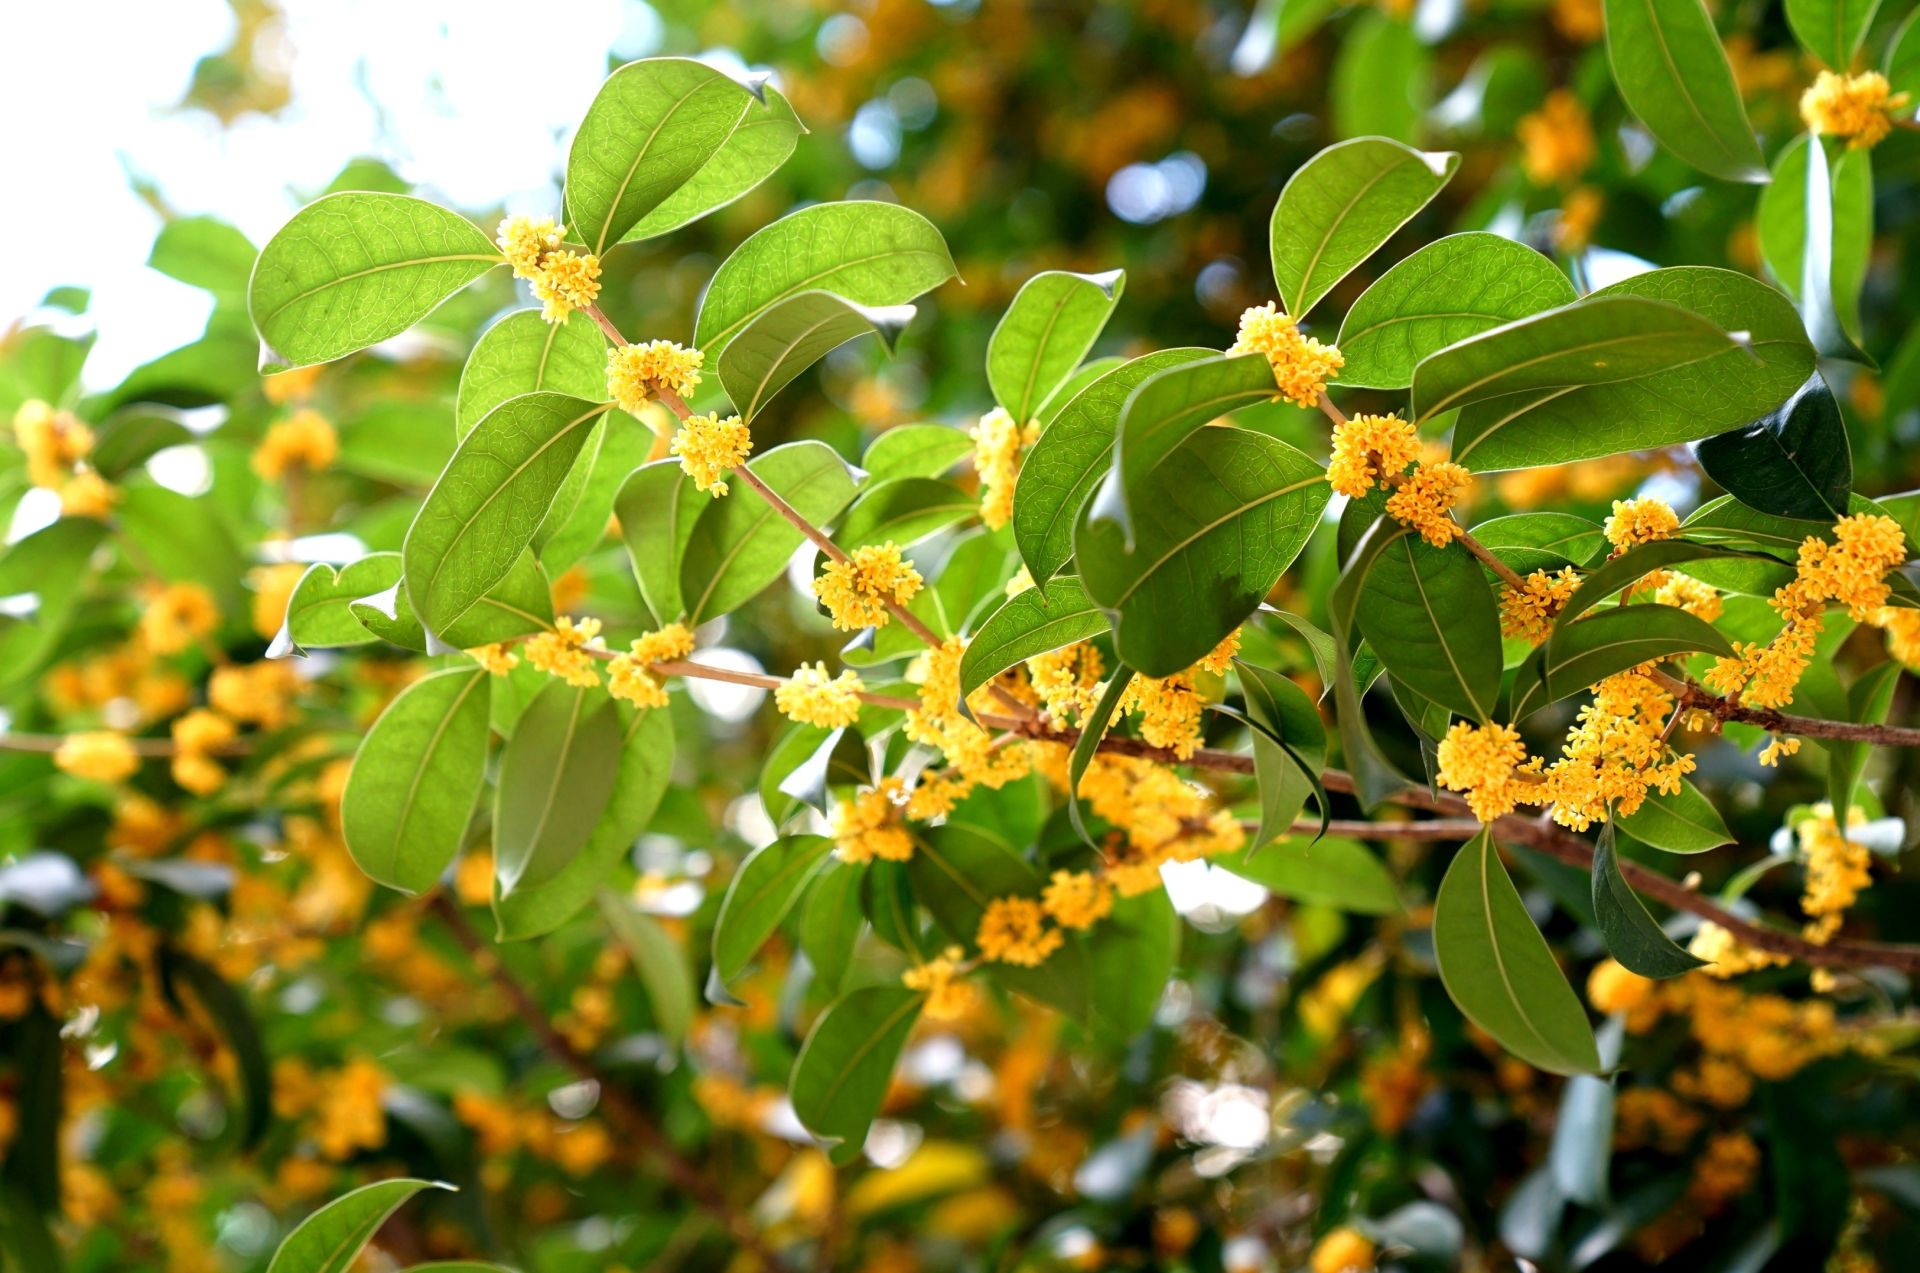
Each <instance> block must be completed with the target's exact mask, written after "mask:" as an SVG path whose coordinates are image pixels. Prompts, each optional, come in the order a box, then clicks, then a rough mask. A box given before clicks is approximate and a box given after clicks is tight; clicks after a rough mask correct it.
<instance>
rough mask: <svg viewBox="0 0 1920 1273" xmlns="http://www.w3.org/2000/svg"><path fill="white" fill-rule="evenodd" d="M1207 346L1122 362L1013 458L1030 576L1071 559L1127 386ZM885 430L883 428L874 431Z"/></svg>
mask: <svg viewBox="0 0 1920 1273" xmlns="http://www.w3.org/2000/svg"><path fill="white" fill-rule="evenodd" d="M1218 356H1219V355H1218V353H1217V352H1216V351H1214V350H1211V349H1192V348H1187V349H1167V350H1162V351H1160V352H1159V353H1153V354H1148V355H1146V356H1145V357H1142V358H1135V359H1134V360H1133V361H1131V362H1128V363H1123V364H1121V365H1120V366H1118V367H1115V368H1114V369H1113V370H1111V371H1108V372H1106V373H1104V374H1102V375H1101V376H1100V377H1098V378H1097V379H1095V380H1094V381H1093V382H1092V383H1090V384H1089V385H1087V387H1086V388H1085V389H1082V390H1081V391H1080V392H1079V393H1078V394H1076V395H1074V397H1073V398H1072V400H1071V401H1069V402H1068V403H1067V404H1066V405H1065V406H1064V407H1062V408H1061V410H1060V413H1059V414H1058V415H1057V416H1055V417H1054V418H1053V422H1052V423H1051V424H1049V425H1048V426H1047V428H1046V431H1045V432H1043V433H1042V434H1041V435H1040V440H1039V441H1038V442H1036V443H1034V445H1033V449H1032V450H1030V451H1028V452H1027V457H1026V459H1025V460H1023V461H1022V462H1021V465H1020V482H1019V484H1018V485H1017V486H1015V487H1014V493H1013V536H1014V542H1016V543H1017V544H1019V545H1020V556H1021V559H1022V560H1023V561H1025V562H1026V564H1027V571H1028V573H1029V574H1031V575H1032V576H1033V579H1034V582H1035V583H1042V584H1044V583H1045V582H1047V580H1049V579H1051V578H1053V576H1054V575H1056V574H1058V573H1059V572H1060V571H1061V570H1063V569H1065V568H1066V565H1067V563H1068V562H1069V561H1071V560H1073V526H1074V522H1075V520H1076V519H1077V518H1078V517H1079V516H1080V511H1081V510H1082V509H1083V508H1085V507H1086V504H1087V500H1088V499H1089V498H1091V497H1092V495H1093V491H1094V488H1095V487H1096V486H1098V485H1099V484H1100V480H1101V479H1102V478H1103V477H1105V476H1106V474H1107V472H1108V470H1109V469H1110V468H1111V461H1112V457H1113V444H1114V437H1115V434H1116V432H1117V430H1118V428H1119V423H1120V412H1121V409H1122V408H1123V407H1125V406H1126V403H1127V399H1128V398H1129V397H1130V396H1131V395H1132V394H1133V391H1134V390H1135V389H1137V388H1139V387H1140V386H1141V385H1142V384H1144V383H1145V382H1146V381H1147V380H1149V379H1151V378H1152V377H1154V376H1157V375H1159V374H1160V373H1161V372H1163V371H1165V370H1167V369H1168V368H1170V367H1178V366H1181V365H1182V364H1185V363H1191V362H1194V361H1195V360H1197V359H1203V358H1206V359H1211V358H1217V357H1218ZM882 436H885V435H882Z"/></svg>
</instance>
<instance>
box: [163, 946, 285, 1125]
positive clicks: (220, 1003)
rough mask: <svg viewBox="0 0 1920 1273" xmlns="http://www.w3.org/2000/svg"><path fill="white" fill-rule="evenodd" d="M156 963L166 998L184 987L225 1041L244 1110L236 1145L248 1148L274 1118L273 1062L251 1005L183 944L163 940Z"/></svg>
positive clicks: (175, 997)
mask: <svg viewBox="0 0 1920 1273" xmlns="http://www.w3.org/2000/svg"><path fill="white" fill-rule="evenodd" d="M159 965H160V976H161V978H162V981H163V983H164V986H165V989H166V994H167V998H168V999H169V1000H170V1001H172V1002H173V1004H174V1006H175V1007H176V1008H177V1007H179V1006H180V991H181V990H182V989H183V988H184V989H185V990H186V991H187V992H188V993H189V994H191V995H192V996H193V997H194V998H195V999H197V1000H198V1001H199V1003H200V1007H201V1009H202V1010H203V1016H204V1019H205V1020H207V1021H209V1022H211V1023H212V1024H213V1027H214V1028H215V1029H216V1030H218V1031H219V1032H220V1035H221V1037H222V1038H223V1039H224V1040H225V1041H226V1045H227V1051H228V1053H229V1054H230V1055H231V1056H232V1058H233V1063H234V1068H235V1069H236V1070H237V1071H238V1075H237V1076H238V1078H239V1081H240V1099H241V1104H242V1108H243V1109H244V1110H245V1113H244V1115H243V1116H242V1119H241V1122H240V1146H241V1148H243V1149H250V1148H252V1147H253V1146H254V1145H255V1144H257V1143H258V1142H259V1140H260V1137H261V1136H263V1135H265V1134H266V1130H267V1126H268V1124H269V1123H271V1122H272V1120H273V1068H272V1063H271V1062H270V1061H269V1060H268V1059H267V1049H266V1044H265V1042H264V1041H263V1040H262V1038H261V1036H260V1023H259V1021H258V1020H256V1019H255V1017H254V1013H253V1009H252V1008H251V1007H250V1006H248V1003H247V998H246V996H245V995H244V994H242V993H241V991H240V989H239V987H237V986H235V985H233V984H232V983H230V982H228V981H227V979H226V978H224V977H222V976H221V975H220V974H219V973H218V972H217V971H215V970H214V969H213V968H212V967H210V966H208V965H207V964H205V963H203V962H202V961H201V960H199V959H197V958H195V957H194V956H192V955H189V954H187V953H186V952H185V951H183V950H178V949H175V948H174V947H172V946H162V947H161V949H160V952H159Z"/></svg>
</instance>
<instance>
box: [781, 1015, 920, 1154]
mask: <svg viewBox="0 0 1920 1273" xmlns="http://www.w3.org/2000/svg"><path fill="white" fill-rule="evenodd" d="M922 1002H923V1000H922V998H921V996H920V995H919V994H918V993H916V992H915V991H912V990H908V989H906V988H905V987H904V986H863V987H861V988H860V989H858V990H855V991H852V992H851V993H849V994H847V995H846V996H844V997H843V998H841V999H838V1000H836V1001H835V1002H834V1003H833V1005H832V1006H831V1007H829V1008H828V1009H827V1010H826V1011H825V1012H823V1013H821V1014H820V1019H819V1020H818V1021H816V1022H814V1023H813V1030H812V1031H811V1032H810V1033H809V1034H808V1035H807V1041H806V1042H805V1043H804V1044H802V1045H801V1047H800V1055H799V1057H798V1058H797V1059H796V1060H795V1061H794V1063H793V1076H792V1078H791V1079H789V1080H788V1083H787V1088H788V1092H789V1093H790V1095H791V1097H792V1100H793V1112H794V1114H795V1115H796V1116H797V1117H798V1118H799V1119H800V1123H801V1125H802V1126H804V1127H805V1128H806V1129H807V1130H808V1131H810V1132H812V1133H813V1134H814V1135H815V1136H818V1137H819V1138H820V1139H821V1140H822V1141H824V1142H826V1145H827V1153H828V1157H830V1158H831V1159H832V1160H833V1161H834V1162H835V1163H837V1164H842V1165H844V1164H846V1163H849V1162H852V1161H853V1160H854V1159H855V1158H857V1157H859V1155H860V1151H861V1149H862V1147H864V1146H865V1144H866V1141H867V1129H868V1128H869V1127H871V1126H872V1125H873V1119H874V1115H876V1114H878V1113H879V1112H880V1102H881V1100H882V1099H883V1098H884V1097H885V1096H886V1094H887V1084H888V1083H889V1082H890V1081H891V1080H892V1078H893V1067H894V1065H895V1063H896V1062H898V1061H899V1059H900V1050H901V1048H903V1047H905V1046H906V1042H907V1035H908V1034H909V1033H911V1032H912V1030H913V1024H914V1022H915V1021H917V1020H919V1019H920V1007H921V1004H922Z"/></svg>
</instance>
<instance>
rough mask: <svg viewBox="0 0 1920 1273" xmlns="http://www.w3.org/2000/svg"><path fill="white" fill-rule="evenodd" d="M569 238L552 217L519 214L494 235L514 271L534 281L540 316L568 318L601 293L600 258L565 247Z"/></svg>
mask: <svg viewBox="0 0 1920 1273" xmlns="http://www.w3.org/2000/svg"><path fill="white" fill-rule="evenodd" d="M565 238H566V230H565V228H564V227H562V226H556V225H555V224H554V223H553V218H552V217H537V218H536V217H528V216H522V215H519V214H515V215H513V216H510V217H508V218H507V219H506V220H504V221H502V222H501V223H500V228H499V231H498V233H497V234H496V236H495V238H494V242H495V243H497V244H499V246H500V251H501V253H502V254H503V255H504V256H505V257H506V258H507V263H508V264H509V265H511V266H512V267H513V272H514V274H515V275H516V276H517V277H519V278H523V279H526V280H527V281H528V282H529V283H531V284H532V285H533V294H534V296H536V297H538V298H539V300H540V301H541V302H542V309H541V314H540V316H541V317H542V318H544V319H546V320H547V321H548V322H550V323H562V322H565V321H566V319H567V315H569V314H571V313H572V312H573V311H574V310H576V309H585V308H586V307H587V306H589V305H591V304H593V302H594V300H595V299H596V298H597V297H598V296H599V295H600V258H599V257H597V256H595V255H593V254H592V253H591V252H588V253H579V252H573V251H569V250H567V249H565V248H562V247H561V246H560V244H561V243H562V241H564V239H565Z"/></svg>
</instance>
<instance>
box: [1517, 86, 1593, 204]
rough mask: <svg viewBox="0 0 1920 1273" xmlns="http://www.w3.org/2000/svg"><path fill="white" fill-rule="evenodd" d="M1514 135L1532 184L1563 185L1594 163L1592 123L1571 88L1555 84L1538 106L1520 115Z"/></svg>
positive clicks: (1585, 109)
mask: <svg viewBox="0 0 1920 1273" xmlns="http://www.w3.org/2000/svg"><path fill="white" fill-rule="evenodd" d="M1515 135H1516V136H1517V137H1518V138H1519V139H1520V145H1521V147H1522V148H1523V150H1524V151H1525V164H1526V169H1527V177H1528V179H1529V180H1531V181H1532V182H1533V183H1534V184H1535V185H1539V186H1554V185H1564V184H1565V183H1567V182H1570V181H1573V180H1574V179H1576V178H1577V177H1579V175H1580V174H1581V173H1583V172H1585V171H1586V170H1587V167H1588V165H1590V164H1592V163H1593V155H1594V146H1593V125H1592V124H1591V123H1590V122H1589V121H1588V119H1587V108H1586V107H1584V106H1582V105H1581V104H1580V99H1579V98H1578V97H1576V96H1574V95H1573V93H1572V91H1571V90H1569V89H1564V88H1556V89H1554V90H1553V91H1552V92H1551V93H1548V94H1547V100H1546V101H1545V102H1543V103H1542V104H1541V106H1540V109H1539V110H1537V111H1535V112H1534V113H1533V114H1531V115H1528V116H1526V117H1524V118H1523V119H1521V121H1520V123H1519V124H1518V125H1517V126H1516V128H1515Z"/></svg>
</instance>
